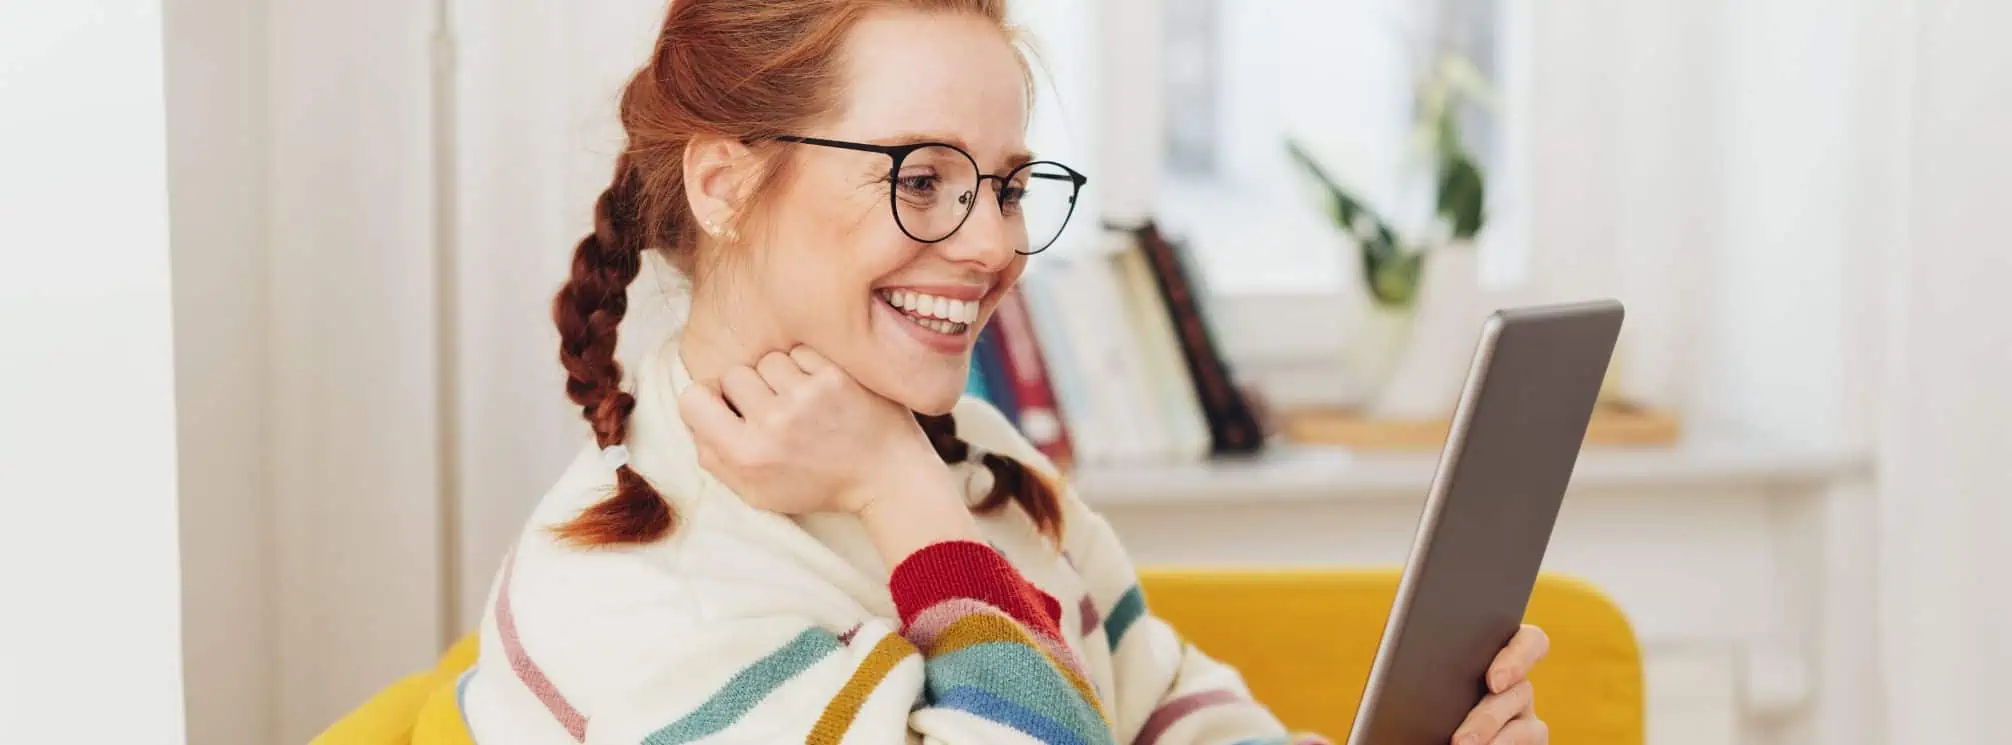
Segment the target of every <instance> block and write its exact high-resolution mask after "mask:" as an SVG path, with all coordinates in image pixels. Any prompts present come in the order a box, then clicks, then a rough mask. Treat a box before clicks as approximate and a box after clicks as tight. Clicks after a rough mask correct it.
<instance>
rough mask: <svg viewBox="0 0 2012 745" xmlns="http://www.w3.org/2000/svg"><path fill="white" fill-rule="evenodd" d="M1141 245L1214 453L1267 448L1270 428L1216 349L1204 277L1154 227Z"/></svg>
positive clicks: (1145, 231) (1144, 232)
mask: <svg viewBox="0 0 2012 745" xmlns="http://www.w3.org/2000/svg"><path fill="white" fill-rule="evenodd" d="M1138 245H1139V249H1140V252H1141V253H1142V254H1143V256H1144V258H1145V260H1146V263H1147V265H1148V266H1149V268H1150V273H1151V275H1152V281H1153V283H1154V286H1155V287H1156V288H1157V289H1158V291H1159V295H1160V299H1161V301H1162V302H1163V304H1164V306H1165V308H1166V311H1167V314H1168V316H1169V317H1170V318H1171V319H1172V326H1173V332H1174V334H1175V336H1176V337H1177V339H1178V344H1179V348H1180V350H1181V360H1180V363H1181V365H1182V366H1183V368H1184V369H1185V370H1186V372H1187V375H1188V379H1189V380H1190V381H1191V382H1192V384H1193V389H1194V392H1195V402H1196V404H1197V406H1198V407H1199V409H1200V412H1201V415H1202V416H1203V418H1204V422H1205V424H1204V426H1205V427H1206V428H1207V431H1208V437H1209V442H1210V447H1209V452H1211V453H1214V454H1217V455H1233V454H1246V453H1252V452H1256V451H1257V450H1259V449H1261V448H1263V447H1264V428H1263V426H1262V424H1261V422H1260V421H1259V417H1258V415H1257V412H1256V411H1255V410H1254V409H1253V407H1252V406H1251V402H1250V401H1249V400H1247V399H1246V398H1245V396H1244V394H1243V392H1242V391H1241V390H1240V389H1239V388H1238V387H1237V385H1236V382H1235V380H1234V375H1233V372H1232V370H1231V369H1230V366H1229V363H1228V361H1227V360H1225V359H1224V358H1223V355H1222V353H1221V348H1220V347H1219V346H1218V345H1217V344H1216V341H1215V334H1214V333H1213V329H1212V327H1211V325H1210V323H1209V316H1208V313H1207V310H1206V305H1207V302H1206V298H1207V296H1206V295H1205V294H1203V293H1202V292H1200V291H1198V287H1199V286H1200V280H1199V277H1200V272H1199V271H1198V270H1197V268H1196V267H1195V265H1194V262H1193V258H1192V256H1191V255H1189V254H1188V253H1187V252H1186V250H1185V248H1184V247H1180V246H1177V245H1176V244H1174V243H1173V242H1172V241H1170V240H1168V239H1167V238H1166V236H1164V235H1162V234H1161V233H1160V232H1159V229H1158V228H1157V227H1156V226H1154V225H1153V224H1151V223H1147V224H1146V225H1145V226H1143V227H1141V228H1140V229H1139V231H1138Z"/></svg>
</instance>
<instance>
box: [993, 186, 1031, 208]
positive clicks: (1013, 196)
mask: <svg viewBox="0 0 2012 745" xmlns="http://www.w3.org/2000/svg"><path fill="white" fill-rule="evenodd" d="M1025 196H1027V188H1026V187H1023V186H1006V187H1001V188H1000V189H999V203H1000V204H1002V205H1005V206H1007V207H1016V206H1019V204H1020V199H1021V197H1025Z"/></svg>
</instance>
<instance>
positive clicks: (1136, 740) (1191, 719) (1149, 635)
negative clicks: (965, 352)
mask: <svg viewBox="0 0 2012 745" xmlns="http://www.w3.org/2000/svg"><path fill="white" fill-rule="evenodd" d="M957 416H958V428H959V431H960V432H962V433H964V435H965V436H966V438H967V439H970V440H972V441H974V442H978V443H979V444H981V445H982V446H983V447H986V448H990V449H994V450H996V451H999V452H1003V453H1006V454H1008V455H1011V456H1013V457H1014V458H1016V459H1019V460H1020V461H1021V462H1023V463H1026V464H1028V465H1030V466H1031V467H1033V468H1036V469H1037V470H1040V471H1042V472H1043V474H1044V475H1045V476H1046V477H1047V478H1048V479H1049V480H1050V483H1052V484H1055V485H1056V489H1057V491H1058V492H1059V493H1060V495H1061V499H1062V502H1063V515H1064V530H1065V540H1064V543H1063V547H1064V556H1065V557H1066V558H1067V559H1068V560H1069V563H1070V564H1072V565H1073V566H1074V567H1075V569H1076V572H1077V573H1078V574H1079V575H1081V576H1082V578H1083V582H1084V584H1085V586H1086V588H1087V590H1088V595H1087V596H1085V597H1083V598H1082V599H1081V601H1080V603H1079V610H1080V614H1081V617H1082V628H1080V629H1078V630H1077V631H1078V632H1079V634H1080V635H1081V636H1082V638H1083V642H1082V646H1083V648H1085V649H1086V650H1089V654H1092V655H1101V654H1106V653H1108V654H1109V655H1110V660H1111V668H1112V670H1113V671H1114V674H1115V684H1114V687H1113V689H1112V690H1111V691H1109V692H1108V696H1107V701H1106V702H1105V703H1106V706H1107V708H1108V709H1109V710H1110V712H1111V720H1112V730H1113V732H1114V733H1115V734H1116V736H1117V738H1118V741H1119V742H1129V743H1133V744H1134V745H1310V744H1314V743H1326V742H1327V740H1325V739H1323V738H1321V737H1318V736H1314V735H1289V734H1288V733H1287V731H1286V729H1285V728H1284V726H1283V725H1281V724H1280V722H1279V721H1278V719H1277V718H1276V717H1274V716H1272V714H1271V712H1270V710H1268V709H1266V708H1265V707H1264V706H1263V705H1261V704H1259V703H1258V702H1257V701H1255V700H1253V699H1252V697H1251V695H1250V690H1249V688H1247V687H1246V686H1245V685H1244V682H1243V677H1242V676H1241V675H1239V674H1238V673H1237V671H1236V670H1235V669H1234V668H1231V667H1230V666H1228V665H1225V664H1223V663H1221V662H1217V661H1216V660H1214V659H1211V658H1210V657H1209V656H1208V655H1207V654H1205V653H1203V652H1202V651H1201V650H1200V649H1198V648H1196V647H1195V645H1193V644H1190V643H1188V642H1187V641H1185V640H1183V639H1182V638H1181V636H1180V634H1179V633H1178V631H1177V630H1176V629H1175V628H1174V627H1173V626H1172V625H1171V624H1169V623H1167V622H1166V621H1164V620H1162V619H1160V618H1158V617H1156V616H1154V615H1153V613H1152V609H1151V608H1149V607H1148V605H1147V603H1146V597H1145V594H1144V592H1143V591H1142V590H1141V589H1140V587H1139V578H1138V573H1137V572H1136V570H1135V569H1134V568H1133V565H1132V561H1131V559H1130V557H1129V556H1128V555H1127V554H1126V552H1125V549H1124V546H1123V545H1121V544H1120V543H1119V540H1118V536H1117V533H1116V532H1115V531H1113V530H1112V529H1111V526H1110V524H1109V523H1108V522H1106V521H1105V520H1104V518H1103V516H1102V515H1099V514H1097V513H1096V512H1095V511H1094V510H1091V509H1090V508H1089V506H1088V505H1085V504H1084V503H1083V502H1082V500H1080V499H1078V498H1077V495H1076V493H1075V491H1074V490H1073V489H1070V488H1068V487H1067V486H1066V484H1065V483H1064V482H1063V481H1062V479H1061V478H1060V477H1059V476H1057V475H1056V469H1055V468H1054V466H1053V464H1051V463H1050V462H1049V461H1048V460H1047V459H1046V458H1045V457H1043V456H1042V455H1041V453H1040V452H1039V451H1038V450H1036V449H1035V448H1034V446H1033V445H1032V444H1031V443H1029V442H1027V440H1026V439H1025V438H1024V437H1021V436H1020V435H1019V433H1018V431H1017V430H1015V429H1014V428H1013V426H1012V424H1011V423H1009V422H1008V421H1007V420H1006V418H1005V416H1004V415H1002V414H1000V413H999V412H998V410H997V409H994V408H992V407H991V406H990V405H989V404H985V403H983V402H982V401H978V400H976V399H967V400H966V401H965V402H963V403H961V404H960V405H959V407H958V410H957Z"/></svg>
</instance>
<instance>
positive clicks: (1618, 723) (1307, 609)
mask: <svg viewBox="0 0 2012 745" xmlns="http://www.w3.org/2000/svg"><path fill="white" fill-rule="evenodd" d="M1397 576H1398V575H1397V572H1396V571H1394V570H1334V569H1305V570H1292V569H1288V570H1277V569H1171V568H1161V569H1151V570H1147V571H1145V572H1143V573H1142V574H1141V576H1140V582H1141V584H1142V585H1143V586H1144V590H1145V594H1146V603H1147V606H1148V607H1149V608H1151V609H1152V611H1153V613H1154V614H1155V615H1158V616H1160V617H1162V618H1165V619H1167V620H1168V621H1169V622H1170V623H1172V624H1173V625H1174V628H1176V629H1179V630H1180V633H1181V634H1182V635H1183V636H1185V637H1186V638H1187V639H1189V640H1190V641H1192V642H1194V643H1195V644H1196V645H1198V646H1200V647H1201V648H1202V649H1203V650H1206V651H1207V652H1208V654H1209V655H1210V656H1212V657H1215V658H1216V659H1219V660H1222V661H1224V662H1227V663H1229V664H1231V665H1234V666H1236V667H1237V669H1239V670H1240V671H1242V672H1243V675H1244V680H1245V682H1247V683H1249V684H1250V687H1251V691H1252V693H1253V694H1255V695H1256V696H1257V698H1258V700H1260V701H1263V702H1265V704H1266V705H1268V706H1270V707H1271V708H1272V710H1273V711H1275V712H1277V713H1278V715H1279V718H1281V719H1283V720H1285V723H1286V724H1287V726H1290V727H1292V728H1293V729H1295V730H1299V731H1307V732H1317V733H1320V734H1324V735H1327V736H1329V737H1332V738H1337V739H1338V738H1342V737H1345V736H1347V734H1348V727H1349V723H1350V721H1351V720H1353V719H1354V717H1355V707H1356V703H1357V702H1358V701H1359V700H1360V698H1361V695H1362V684H1363V681H1364V680H1365V679H1367V678H1368V677H1369V664H1370V660H1371V659H1372V658H1373V657H1374V656H1375V654H1376V645H1377V641H1378V640H1379V639H1380V638H1381V637H1382V635H1383V624H1384V620H1385V618H1386V617H1387V616H1388V614H1389V612H1390V604H1391V601H1392V599H1393V598H1395V597H1396V594H1397ZM1526 618H1527V619H1528V620H1529V621H1530V622H1531V623H1535V624H1537V625H1539V626H1542V627H1544V630H1545V632H1547V633H1548V634H1550V636H1551V654H1550V657H1549V658H1548V659H1546V660H1545V662H1544V664H1543V665H1542V666H1540V667H1539V668H1538V670H1537V672H1536V674H1535V675H1533V676H1532V681H1533V683H1534V684H1535V685H1536V686H1537V690H1538V700H1537V702H1538V711H1539V712H1540V713H1542V714H1543V716H1544V720H1545V721H1546V722H1547V723H1549V724H1550V725H1551V742H1552V743H1553V744H1554V745H1642V739H1643V714H1642V665H1641V655H1640V652H1639V650H1638V649H1637V648H1636V645H1635V636H1634V632H1633V631H1632V630H1631V629H1630V628H1629V626H1628V622H1627V619H1626V618H1625V617H1623V616H1622V615H1621V613H1620V611H1619V609H1618V608H1616V607H1615V606H1614V604H1613V603H1612V602H1611V601H1609V600H1608V599H1607V598H1606V596H1604V595H1602V594H1601V593H1600V592H1599V591H1598V590H1596V589H1594V588H1593V587H1592V586H1591V585H1588V584H1586V583H1584V582H1581V581H1578V580H1575V579H1570V578H1566V577H1561V576H1556V575H1550V574H1546V575H1544V576H1543V577H1541V578H1539V579H1538V581H1537V588H1536V590H1535V592H1534V593H1533V594H1532V596H1531V600H1530V610H1529V613H1528V614H1526ZM475 652H476V644H475V637H474V636H473V635H470V636H468V637H466V638H464V639H462V640H461V641H460V642H459V643H457V644H455V645H454V647H453V648H452V649H450V650H448V652H447V654H446V655H443V656H442V658H441V660H440V662H439V664H438V665H437V666H436V667H435V668H434V669H433V670H431V671H428V672H424V673H418V674H415V675H412V676H410V677H407V678H406V679H404V680H401V681H399V682H397V683H395V684H393V685H392V686H391V687H389V688H386V689H384V690H383V691H382V692H380V693H378V694H377V695H376V696H375V697H373V698H372V699H371V700H370V701H369V702H368V703H365V704H364V705H363V706H362V707H360V708H358V709H357V710H355V711H354V712H351V713H350V714H349V715H348V716H346V717H344V718H343V719H342V720H341V721H339V722H337V723H336V724H335V726H334V727H331V728H329V730H328V731H327V732H324V733H322V735H321V736H320V737H317V738H315V740H314V743H313V745H472V741H471V740H470V739H469V736H468V733H467V731H466V730H465V729H464V728H463V727H462V724H461V712H460V709H459V707H458V705H457V703H456V701H455V682H456V679H457V678H458V677H459V676H460V675H461V672H462V671H463V670H466V669H467V668H468V666H469V665H472V664H474V662H475Z"/></svg>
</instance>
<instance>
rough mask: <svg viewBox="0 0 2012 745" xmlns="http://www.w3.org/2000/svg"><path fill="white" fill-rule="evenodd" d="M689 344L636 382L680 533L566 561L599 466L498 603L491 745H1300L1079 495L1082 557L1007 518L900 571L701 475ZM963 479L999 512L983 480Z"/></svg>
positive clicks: (574, 477) (987, 415)
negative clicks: (681, 400) (1160, 609)
mask: <svg viewBox="0 0 2012 745" xmlns="http://www.w3.org/2000/svg"><path fill="white" fill-rule="evenodd" d="M675 344H676V341H675V340H671V341H670V342H668V343H667V344H666V345H665V346H664V347H662V348H661V349H660V350H659V351H658V352H657V353H656V354H653V355H651V356H650V357H649V358H647V359H646V360H645V362H644V363H643V365H642V366H641V368H640V369H639V370H638V372H637V375H636V379H637V381H638V383H637V386H636V395H637V406H636V409H635V412H634V414H633V416H632V417H631V424H630V437H629V449H630V453H631V455H630V462H631V464H632V465H633V466H634V467H636V468H637V469H638V470H639V471H640V472H641V473H642V474H643V476H644V477H645V478H648V479H650V480H651V482H652V483H653V484H655V485H656V486H657V487H658V489H659V490H660V491H661V492H662V493H664V494H665V495H666V498H667V499H670V500H671V501H672V502H673V503H674V504H675V506H676V507H677V508H678V511H679V516H680V519H679V523H678V526H677V530H676V532H675V533H674V534H673V535H672V536H671V537H670V538H668V539H666V540H663V541H659V542H657V543H654V544H651V545H648V546H640V547H628V548H612V549H596V550H580V549H575V548H571V547H568V546H564V545H561V544H559V543H558V542H556V541H554V540H553V534H552V532H551V530H550V528H552V527H553V526H555V525H558V524H561V523H563V522H565V521H567V520H568V519H570V518H571V517H572V516H573V515H575V514H577V513H578V512H579V510H581V509H583V508H585V507H586V506H588V505H590V504H592V503H593V502H595V501H596V500H599V499H601V498H602V497H603V496H604V495H606V494H607V493H608V490H609V489H610V487H611V483H612V472H611V471H610V470H609V469H608V468H607V467H606V466H605V465H603V464H602V463H601V461H600V458H599V453H598V452H595V451H593V450H592V449H591V448H589V449H587V450H585V451H583V452H582V453H581V455H580V456H579V458H578V459H576V461H575V462H574V463H573V465H572V466H571V467H570V468H569V469H568V470H567V471H566V473H565V474H564V475H563V476H562V477H561V478H560V480H559V482H558V483H557V484H556V485H555V486H554V487H553V488H552V490H551V491H550V492H549V493H547V495H546V496H545V498H544V499H543V501H542V502H541V503H540V504H539V506H538V507H537V509H536V510H535V511H534V513H533V515H532V517H531V519H530V521H529V525H528V526H527V528H526V529H525V531H524V533H523V535H522V536H521V538H520V539H519V540H518V542H517V544H516V545H515V547H514V548H513V549H512V551H511V552H510V554H509V556H508V557H506V558H505V559H504V560H503V563H502V566H501V568H500V569H499V571H498V572H497V574H496V578H495V581H494V583H493V585H492V587H491V590H490V602H489V606H488V610H487V612H486V614H485V617H484V619H483V625H482V634H481V638H482V650H481V655H480V659H479V661H478V662H477V664H476V665H475V667H474V668H472V669H471V670H470V671H469V672H468V673H467V674H466V675H465V676H464V677H463V678H462V680H461V683H460V689H459V694H458V695H459V696H460V697H461V704H462V706H461V709H462V711H463V712H464V715H465V716H466V718H467V723H468V725H469V730H470V733H471V734H472V735H473V737H474V739H475V741H476V742H477V743H479V744H480V745H515V744H518V743H523V744H525V745H569V744H574V743H592V744H593V745H601V744H603V743H621V744H623V745H638V744H645V745H676V744H679V743H697V742H736V743H738V742H750V743H773V742H804V743H830V744H834V745H836V744H838V743H846V744H848V745H862V744H867V743H873V744H882V745H885V744H892V743H903V742H925V743H943V744H945V745H977V744H979V743H999V744H1002V745H1003V744H1008V743H1012V744H1026V743H1050V744H1057V745H1059V744H1062V743H1070V744H1082V745H1092V744H1102V743H1134V744H1136V745H1156V744H1157V745H1232V744H1244V743H1247V744H1249V745H1287V744H1288V743H1290V742H1292V740H1290V739H1289V738H1288V737H1287V736H1286V733H1285V731H1284V729H1283V728H1282V727H1281V726H1280V725H1279V723H1278V721H1277V720H1276V719H1274V718H1273V717H1272V716H1271V714H1270V713H1269V712H1267V711H1266V710H1265V709H1264V708H1263V707H1262V706H1259V705H1258V704H1256V703H1254V702H1253V701H1251V700H1250V697H1249V694H1248V692H1247V690H1246V689H1245V687H1244V685H1243V683H1242V680H1241V679H1240V678H1239V677H1238V676H1237V674H1236V673H1235V671H1233V670H1231V669H1229V668H1228V667H1226V666H1224V665H1221V664H1220V663H1217V662H1215V661H1213V660H1210V659H1209V658H1208V657H1206V656H1204V655H1203V654H1202V653H1201V652H1199V651H1198V650H1196V649H1195V648H1194V647H1192V646H1191V645H1189V644H1187V643H1185V642H1183V641H1182V640H1181V638H1180V637H1179V636H1178V635H1177V634H1176V633H1175V631H1174V630H1173V629H1172V628H1170V627H1169V626H1168V625H1167V624H1165V623H1163V622H1161V621H1160V620H1158V619H1156V618H1154V617H1153V615H1152V613H1151V611H1150V610H1149V609H1148V608H1147V607H1146V603H1145V600H1144V597H1143V596H1142V595H1141V594H1140V591H1139V588H1138V585H1137V578H1136V576H1135V574H1134V572H1133V570H1132V567H1131V564H1130V562H1129V560H1128V559H1127V558H1126V556H1125V554H1124V551H1123V549H1121V548H1120V547H1119V545H1118V542H1117V540H1116V537H1115V535H1114V534H1113V532H1112V531H1111V529H1110V527H1109V526H1108V525H1107V524H1106V523H1105V522H1104V521H1103V520H1102V519H1101V518H1100V517H1098V516H1097V515H1096V514H1095V513H1093V512H1091V511H1090V510H1088V509H1087V508H1085V507H1084V506H1083V505H1082V504H1081V503H1080V502H1079V501H1078V500H1077V499H1076V498H1075V495H1074V494H1071V493H1067V490H1066V489H1065V490H1063V491H1064V495H1063V500H1064V503H1065V510H1066V511H1065V520H1066V528H1065V529H1066V537H1065V540H1064V541H1063V545H1062V546H1060V547H1056V546H1054V545H1053V544H1051V543H1050V542H1048V541H1047V540H1046V539H1044V538H1042V537H1041V536H1040V535H1039V534H1038V533H1037V531H1036V530H1035V529H1034V527H1033V525H1032V523H1031V521H1029V520H1028V519H1027V518H1026V517H1025V515H1024V514H1022V513H1020V512H1018V511H1017V510H1007V511H1003V512H1001V513H1000V514H997V515H990V516H982V517H980V531H981V534H982V535H983V537H984V538H985V542H984V543H976V542H952V543H940V544H936V545H934V546H930V547H928V548H925V549H923V550H921V551H919V552H917V553H915V554H914V555H913V556H911V557H909V558H908V559H907V560H905V561H903V562H902V563H901V564H900V565H899V566H894V567H887V566H884V564H883V562H882V560H881V559H880V558H879V555H878V553H877V552H876V551H875V550H874V548H873V545H872V543H871V542H870V541H869V540H868V538H867V536H866V534H865V532H864V531H863V530H862V529H861V527H860V526H859V525H858V523H857V521H856V520H854V519H853V518H851V517H850V516H843V515H810V516H803V517H794V518H793V517H786V516H782V515H778V514H774V513H770V512H765V511H761V510H757V509H754V508H752V507H749V506H748V505H747V504H746V503H744V502H742V501H741V500H740V498H738V497H737V496H735V495H734V494H733V493H732V492H731V491H730V490H728V489H727V488H726V487H725V486H724V485H723V484H721V483H720V482H718V481H717V480H715V479H713V478H712V477H711V476H710V475H709V474H706V473H705V472H704V471H703V470H701V469H699V468H698V466H697V460H696V457H695V454H694V452H693V449H692V443H691V441H690V439H689V434H688V432H687V431H686V430H685V428H684V425H683V424H682V423H681V422H679V421H678V419H677V408H676V405H675V401H676V395H677V391H679V390H682V388H683V386H685V385H689V384H690V378H689V376H688V375H687V374H686V373H685V371H684V367H683V365H682V364H681V363H680V362H678V360H677V359H676V357H675V355H674V350H675V349H676V346H675ZM954 416H955V417H956V419H957V425H958V431H959V433H960V434H962V435H963V436H964V437H965V438H966V439H967V440H969V441H971V442H972V443H974V444H977V445H978V446H980V447H983V448H986V449H988V450H992V451H995V452H1002V453H1006V454H1009V455H1012V456H1014V457H1016V458H1020V459H1022V460H1023V461H1024V462H1027V463H1029V464H1031V465H1033V466H1034V467H1036V468H1048V465H1047V463H1046V461H1044V460H1042V459H1041V457H1040V455H1039V454H1038V453H1037V452H1036V451H1035V450H1034V448H1033V447H1032V446H1031V445H1030V444H1029V443H1028V442H1027V441H1026V440H1024V439H1022V438H1021V437H1020V436H1019V435H1018V434H1017V433H1016V432H1015V431H1014V429H1013V427H1012V426H1011V424H1009V423H1008V422H1007V421H1006V419H1005V418H1004V417H1003V416H1001V415H1000V414H999V413H998V412H997V411H996V410H993V409H991V408H990V407H988V406H987V405H986V404H984V403H982V402H980V401H978V400H976V399H967V400H966V401H964V402H963V403H960V404H959V405H958V407H957V410H956V411H955V412H954ZM956 468H959V469H968V472H967V474H966V475H967V479H966V481H967V489H966V490H967V492H969V494H967V495H966V498H967V500H973V501H975V500H976V499H977V498H978V497H979V496H982V494H983V492H984V487H985V486H986V484H985V483H984V481H985V479H987V478H989V477H988V476H987V475H985V474H984V472H983V470H982V469H979V468H977V467H975V466H966V465H960V466H956ZM1058 548H1059V550H1058Z"/></svg>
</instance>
